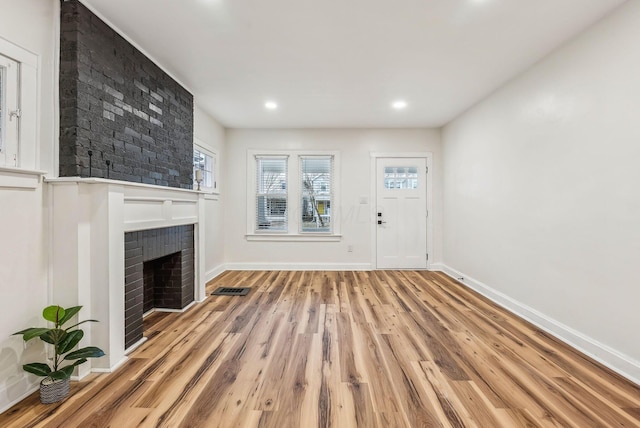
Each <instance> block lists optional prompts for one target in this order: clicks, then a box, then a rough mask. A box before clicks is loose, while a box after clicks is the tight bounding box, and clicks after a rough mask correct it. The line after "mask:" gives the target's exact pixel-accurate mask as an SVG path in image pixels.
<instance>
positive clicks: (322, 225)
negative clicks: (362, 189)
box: [300, 156, 334, 233]
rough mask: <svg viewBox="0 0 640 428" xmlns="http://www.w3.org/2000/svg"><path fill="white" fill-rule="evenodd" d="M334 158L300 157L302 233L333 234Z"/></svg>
mask: <svg viewBox="0 0 640 428" xmlns="http://www.w3.org/2000/svg"><path fill="white" fill-rule="evenodd" d="M333 177H334V174H333V156H300V189H301V201H300V203H301V211H300V212H301V218H300V232H327V233H331V232H332V221H331V220H332V215H331V208H332V202H333Z"/></svg>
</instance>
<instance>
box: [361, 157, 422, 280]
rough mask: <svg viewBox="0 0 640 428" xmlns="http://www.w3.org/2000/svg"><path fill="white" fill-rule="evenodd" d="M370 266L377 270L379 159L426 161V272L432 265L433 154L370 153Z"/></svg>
mask: <svg viewBox="0 0 640 428" xmlns="http://www.w3.org/2000/svg"><path fill="white" fill-rule="evenodd" d="M370 158H371V171H370V173H371V189H370V192H371V196H370V200H371V213H370V216H371V217H370V218H371V266H372V267H373V268H374V270H377V269H378V257H377V256H378V254H377V253H378V228H377V223H376V219H377V216H376V212H377V208H378V189H377V177H376V174H377V165H376V163H377V161H378V159H379V158H424V159H426V161H427V170H428V172H427V175H426V177H427V185H426V192H427V254H429V259H428V260H427V270H429V269H430V267H431V265H432V264H433V191H432V187H433V185H432V181H433V180H432V179H431V176H432V172H433V167H432V164H433V152H371V153H370Z"/></svg>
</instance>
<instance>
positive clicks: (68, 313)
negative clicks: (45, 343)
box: [60, 306, 82, 325]
mask: <svg viewBox="0 0 640 428" xmlns="http://www.w3.org/2000/svg"><path fill="white" fill-rule="evenodd" d="M80 309H82V306H73V307H71V308H67V309H65V311H64V316H63V317H62V318H60V325H63V324H64V323H66V322H67V321H69V320H70V319H71V318H73V316H74V315H75V314H77V313H78V312H80Z"/></svg>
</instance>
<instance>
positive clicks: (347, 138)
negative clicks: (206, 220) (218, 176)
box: [224, 129, 442, 268]
mask: <svg viewBox="0 0 640 428" xmlns="http://www.w3.org/2000/svg"><path fill="white" fill-rule="evenodd" d="M250 149H264V150H269V149H271V150H337V151H339V152H340V159H341V183H339V185H340V186H341V188H340V195H341V201H340V203H341V212H342V217H341V226H342V227H341V228H342V235H343V239H342V240H341V241H340V242H256V241H251V242H248V241H247V240H246V239H245V235H246V233H247V230H246V227H247V226H246V225H247V223H246V216H247V214H246V213H247V196H246V191H247V190H246V189H247V183H246V181H247V165H246V164H247V150H250ZM427 151H428V152H433V155H434V163H433V174H431V177H432V179H433V193H434V195H433V205H434V208H435V212H434V213H433V214H434V231H435V233H434V239H433V242H434V254H433V256H434V260H435V261H438V260H440V255H441V246H442V239H441V233H440V230H441V215H440V213H441V207H442V202H441V198H442V193H441V166H442V163H441V162H442V161H441V147H440V132H439V131H438V130H426V129H422V130H419V129H389V130H375V129H368V130H367V129H353V130H348V129H344V130H242V129H233V130H231V129H230V130H227V156H226V157H225V164H226V165H227V169H226V180H225V183H226V184H225V188H224V194H225V206H224V210H225V260H226V262H227V266H228V267H229V268H248V267H252V266H255V267H260V266H264V267H269V266H271V267H272V268H279V267H286V266H292V267H295V266H296V265H298V266H309V265H311V266H317V267H319V268H322V267H323V266H330V265H336V264H338V265H345V266H346V267H348V266H363V267H365V266H367V267H370V263H371V215H370V214H371V208H370V204H366V205H362V204H360V203H359V200H360V198H361V197H362V196H365V197H367V198H369V203H370V202H371V199H370V198H371V172H370V162H371V161H370V153H371V152H427ZM349 245H352V246H353V252H347V246H349Z"/></svg>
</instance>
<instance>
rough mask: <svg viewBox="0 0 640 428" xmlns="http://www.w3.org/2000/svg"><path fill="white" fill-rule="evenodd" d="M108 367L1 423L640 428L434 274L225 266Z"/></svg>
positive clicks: (590, 367)
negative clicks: (58, 398)
mask: <svg viewBox="0 0 640 428" xmlns="http://www.w3.org/2000/svg"><path fill="white" fill-rule="evenodd" d="M221 285H224V286H249V287H252V291H251V292H250V294H249V295H248V296H247V297H213V296H211V297H209V298H208V299H207V300H206V301H205V302H204V303H202V304H199V305H196V306H194V307H192V308H191V309H190V310H189V311H187V312H186V313H184V314H166V313H155V314H153V315H151V316H149V317H148V318H147V319H146V320H145V327H146V334H147V335H148V337H149V341H147V342H146V343H145V344H144V345H143V346H142V347H141V348H139V349H138V350H136V351H135V352H133V353H132V354H131V355H130V357H131V358H130V360H129V361H128V362H127V363H126V365H125V366H123V367H122V368H120V369H119V370H118V371H117V372H116V373H113V374H110V375H91V376H89V377H88V378H87V379H85V380H83V381H82V382H78V383H74V384H73V386H72V396H71V397H70V398H68V399H67V400H66V401H64V402H63V403H61V404H56V405H49V406H44V405H41V404H39V402H38V396H37V394H34V395H32V396H31V397H29V398H28V399H26V400H25V401H23V402H22V403H20V404H18V405H17V406H15V407H14V408H12V409H10V410H9V411H7V412H5V414H3V415H0V426H2V427H7V426H11V427H31V426H47V427H56V426H65V427H91V426H95V427H107V426H113V427H134V426H145V427H146V426H149V427H154V426H162V427H178V426H185V427H258V426H259V427H277V428H282V427H316V426H317V427H329V426H331V427H355V426H357V427H367V428H368V427H427V426H447V427H449V426H452V427H474V426H477V427H490V428H493V427H501V426H504V427H519V426H523V427H538V426H540V427H546V426H562V427H580V428H583V427H596V426H598V427H600V426H607V427H608V426H624V427H632V426H635V427H638V426H640V388H639V387H638V386H636V385H633V384H632V383H630V382H628V381H625V380H624V379H622V378H621V377H619V376H617V375H616V374H614V373H612V372H611V371H609V370H607V369H604V368H603V367H601V366H599V365H598V364H596V363H594V362H593V361H591V360H590V359H588V358H586V357H585V356H583V355H581V354H579V353H578V352H576V351H574V350H572V349H571V348H569V347H568V346H566V345H564V344H562V343H561V342H558V341H557V340H555V339H553V338H552V337H550V336H549V335H547V334H545V333H543V332H542V331H540V330H538V329H536V328H533V327H532V326H531V325H529V324H527V323H525V322H523V321H521V320H519V319H518V318H515V317H514V316H512V315H510V314H508V313H507V312H505V311H503V310H501V309H499V308H497V307H496V306H495V305H493V304H492V303H490V302H488V301H487V300H485V299H483V298H481V297H479V296H478V295H476V294H475V293H473V292H471V291H469V290H468V289H466V288H464V287H463V286H461V285H459V284H457V283H456V282H455V281H452V280H451V279H449V278H448V277H446V276H445V275H443V274H440V273H433V272H423V271H420V272H413V271H375V272H227V273H225V274H223V275H222V276H221V277H219V278H217V279H216V280H214V281H213V282H212V283H211V284H209V287H208V288H209V289H210V290H211V289H213V288H214V287H217V286H221Z"/></svg>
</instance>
